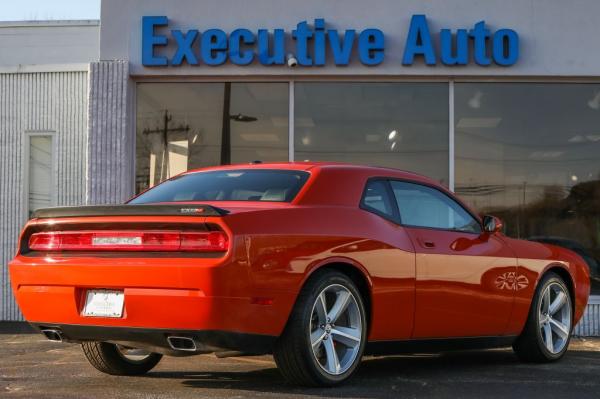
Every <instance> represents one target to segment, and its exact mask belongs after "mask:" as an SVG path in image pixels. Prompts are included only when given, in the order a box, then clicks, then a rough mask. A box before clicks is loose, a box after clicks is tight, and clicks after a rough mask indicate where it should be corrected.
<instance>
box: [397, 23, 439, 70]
mask: <svg viewBox="0 0 600 399" xmlns="http://www.w3.org/2000/svg"><path fill="white" fill-rule="evenodd" d="M415 55H422V56H423V57H424V58H425V64H427V65H435V62H436V61H435V52H434V51H433V44H432V42H431V35H430V34H429V26H428V25H427V18H426V17H425V15H413V16H412V18H411V20H410V28H409V30H408V37H407V38H406V47H404V56H403V57H402V63H403V64H404V65H412V64H413V62H414V60H415Z"/></svg>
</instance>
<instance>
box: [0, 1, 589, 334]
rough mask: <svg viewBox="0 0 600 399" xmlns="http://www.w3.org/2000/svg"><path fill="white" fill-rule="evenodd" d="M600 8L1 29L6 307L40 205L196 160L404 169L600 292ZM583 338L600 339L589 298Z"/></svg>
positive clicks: (154, 178)
mask: <svg viewBox="0 0 600 399" xmlns="http://www.w3.org/2000/svg"><path fill="white" fill-rule="evenodd" d="M598 15H600V2H597V1H595V0H580V1H577V2H574V3H570V4H569V5H568V6H567V5H566V4H565V3H564V2H562V1H559V0H551V1H548V0H543V1H542V0H534V1H529V2H523V1H518V0H489V1H485V2H482V1H474V0H453V1H444V0H433V1H428V2H422V1H418V0H413V1H402V2H398V1H394V0H375V1H372V2H370V3H368V4H367V3H365V2H364V1H360V0H346V1H327V2H323V1H318V0H305V1H298V2H290V1H281V0H279V1H277V0H257V1H251V2H250V1H243V0H205V1H202V2H197V1H194V0H176V1H162V0H131V1H127V2H122V1H118V0H103V1H102V6H101V19H100V21H49V22H2V23H0V143H1V146H0V165H1V166H0V195H1V201H0V229H1V230H0V231H1V236H0V237H1V241H0V260H1V261H2V269H1V270H2V274H1V275H0V301H1V302H0V320H21V319H22V316H21V315H20V313H19V311H18V308H17V306H16V304H15V302H14V300H13V297H12V293H11V290H10V284H9V279H8V271H7V268H6V267H5V266H6V264H7V262H8V261H9V259H10V258H11V257H12V256H13V255H14V252H15V248H16V246H17V240H18V234H19V230H20V229H21V227H22V226H23V224H24V223H25V221H26V220H27V218H28V216H29V215H30V213H31V212H32V211H34V210H35V209H37V208H41V207H47V206H55V205H78V204H104V203H120V202H123V201H125V200H126V199H128V198H130V197H131V196H133V195H134V194H136V193H139V192H140V191H142V190H144V189H146V188H148V187H150V186H153V185H155V184H157V183H159V182H160V181H162V180H164V179H166V178H169V177H170V176H173V175H175V174H178V173H180V172H183V171H185V170H188V169H191V168H199V167H203V166H211V165H219V164H229V163H248V162H252V161H255V160H260V161H263V162H271V161H296V162H302V161H305V160H310V161H316V160H323V161H339V162H350V163H357V164H366V165H378V166H386V167H393V168H400V169H406V170H410V171H415V172H418V173H421V174H424V175H427V176H429V177H431V178H433V179H435V180H437V181H439V182H440V183H442V184H443V185H445V186H447V187H448V188H450V189H451V190H453V191H455V192H456V193H457V194H458V195H459V196H461V198H463V199H464V200H465V201H466V202H467V203H468V204H470V205H471V206H473V207H474V208H475V209H477V210H478V211H479V212H480V213H485V214H494V215H496V216H499V217H501V218H502V219H504V221H505V223H506V234H507V235H510V236H513V237H519V238H524V239H536V240H541V241H546V242H552V243H556V244H559V245H563V246H566V247H569V248H571V249H574V250H576V251H577V252H579V253H580V254H581V255H582V256H583V257H584V258H585V259H586V261H588V263H589V264H590V268H591V269H592V272H593V274H594V275H595V276H596V278H597V280H595V281H594V284H593V289H592V291H593V292H592V293H593V294H598V295H600V41H599V40H598V37H600V25H599V24H598V21H597V16H598ZM590 303H591V304H590V305H589V306H588V311H587V314H586V318H585V319H584V320H583V322H582V323H580V325H579V326H578V333H579V334H582V335H600V296H593V297H592V299H591V302H590Z"/></svg>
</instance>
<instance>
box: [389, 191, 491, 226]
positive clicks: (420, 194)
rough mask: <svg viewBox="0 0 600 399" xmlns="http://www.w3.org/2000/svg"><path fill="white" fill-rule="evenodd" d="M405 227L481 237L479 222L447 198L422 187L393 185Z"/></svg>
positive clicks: (439, 192)
mask: <svg viewBox="0 0 600 399" xmlns="http://www.w3.org/2000/svg"><path fill="white" fill-rule="evenodd" d="M390 183H391V186H392V191H393V192H394V197H395V198H396V202H397V203H398V210H399V212H400V220H401V221H402V224H404V225H407V226H416V227H430V228H436V229H445V230H457V231H464V232H469V233H480V232H481V227H480V225H479V222H478V221H477V220H475V219H474V218H473V216H471V215H470V214H469V213H468V212H467V211H466V210H465V209H464V208H463V207H462V206H460V205H459V204H458V203H457V202H456V201H454V200H453V199H451V198H450V197H448V196H447V195H446V194H444V193H442V192H441V191H439V190H436V189H434V188H431V187H427V186H423V185H420V184H414V183H407V182H400V181H391V182H390Z"/></svg>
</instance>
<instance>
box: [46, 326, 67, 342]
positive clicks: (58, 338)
mask: <svg viewBox="0 0 600 399" xmlns="http://www.w3.org/2000/svg"><path fill="white" fill-rule="evenodd" d="M41 332H42V334H44V335H45V336H46V338H48V340H49V341H53V342H62V341H63V335H62V332H61V331H60V330H56V329H45V330H41Z"/></svg>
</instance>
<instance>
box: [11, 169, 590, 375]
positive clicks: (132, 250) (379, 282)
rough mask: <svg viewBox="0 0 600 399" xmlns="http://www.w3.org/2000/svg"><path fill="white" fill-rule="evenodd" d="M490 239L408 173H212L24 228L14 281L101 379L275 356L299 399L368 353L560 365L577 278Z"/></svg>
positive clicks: (545, 254) (28, 305) (526, 248)
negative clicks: (166, 359) (460, 353)
mask: <svg viewBox="0 0 600 399" xmlns="http://www.w3.org/2000/svg"><path fill="white" fill-rule="evenodd" d="M501 230H502V222H501V221H500V220H499V219H497V218H495V217H493V216H484V217H480V216H478V215H477V214H476V213H475V212H473V211H472V210H471V209H469V208H468V207H467V206H466V205H465V204H464V203H462V202H461V201H460V200H459V199H458V198H456V197H455V196H454V195H453V194H452V193H450V192H449V191H448V190H446V189H445V188H444V187H442V186H440V185H439V184H438V183H436V182H434V181H432V180H430V179H428V178H425V177H422V176H419V175H416V174H413V173H408V172H403V171H398V170H393V169H385V168H375V167H363V166H352V165H344V164H331V163H309V162H306V163H281V164H251V165H241V166H240V165H237V166H223V167H215V168H206V169H200V170H193V171H189V172H186V173H183V174H181V175H178V176H176V177H174V178H172V179H170V180H167V181H165V182H163V183H161V184H159V185H157V186H155V187H153V188H151V189H150V190H148V191H146V192H143V193H142V194H140V195H139V196H137V197H135V198H133V199H132V200H130V201H129V202H128V203H127V204H125V205H116V206H85V207H61V208H50V209H42V210H38V211H36V212H35V215H34V216H33V218H32V219H31V220H30V221H29V222H28V223H27V225H26V226H25V228H24V230H23V233H22V235H21V239H20V246H19V249H18V254H17V255H16V257H15V258H14V260H12V261H11V262H10V276H11V281H12V288H13V290H14V293H15V296H16V299H17V302H18V304H19V306H20V308H21V310H22V312H23V314H24V316H25V318H26V319H27V320H28V321H29V322H30V323H31V324H32V325H33V326H35V327H36V328H37V329H39V330H40V331H41V332H42V333H43V334H45V335H46V337H48V338H49V339H51V340H55V341H68V342H80V343H81V345H82V348H83V351H84V353H85V355H86V357H87V358H88V360H89V361H90V363H91V364H92V365H93V366H94V367H96V368H97V369H99V370H100V371H103V372H105V373H109V374H116V375H135V374H142V373H145V372H147V371H149V370H150V369H152V368H153V367H154V366H155V365H156V364H157V363H158V362H159V360H160V359H161V357H162V356H163V355H173V356H184V355H194V354H200V353H207V352H214V353H216V355H217V356H218V357H225V356H242V355H256V354H268V353H272V354H273V355H274V357H275V361H276V363H277V366H278V367H279V369H280V370H281V372H282V374H283V375H284V376H285V377H286V378H287V379H288V380H290V381H292V382H294V383H299V384H303V385H334V384H338V383H340V382H342V381H345V380H347V379H348V378H349V377H350V376H351V375H352V374H353V373H354V372H355V371H356V369H357V367H358V365H359V363H360V360H361V357H362V356H363V355H365V354H377V355H382V354H393V353H406V352H417V351H418V352H423V351H429V352H431V351H443V350H449V349H461V348H489V347H504V346H512V347H513V348H514V351H515V353H516V354H517V356H518V357H519V358H520V359H522V360H524V361H534V362H548V361H553V360H557V359H559V358H561V357H562V356H563V355H564V353H565V351H566V350H567V347H568V344H569V339H570V335H571V331H572V328H573V326H574V325H575V324H576V323H577V322H578V320H579V319H580V318H581V316H582V314H583V312H584V309H585V306H586V303H587V300H588V295H589V287H590V283H589V270H588V266H587V265H586V263H585V261H584V260H583V259H582V258H581V257H579V256H578V255H577V254H575V253H574V252H571V251H569V250H567V249H563V248H559V247H556V246H552V245H548V244H542V243H537V242H528V241H520V240H516V239H512V238H508V237H506V236H504V235H503V234H502V233H501Z"/></svg>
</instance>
